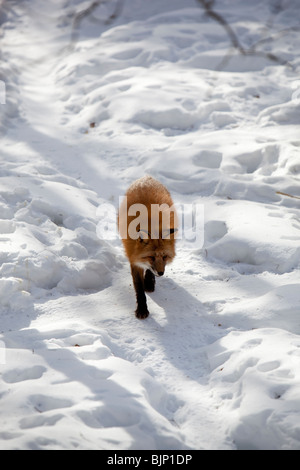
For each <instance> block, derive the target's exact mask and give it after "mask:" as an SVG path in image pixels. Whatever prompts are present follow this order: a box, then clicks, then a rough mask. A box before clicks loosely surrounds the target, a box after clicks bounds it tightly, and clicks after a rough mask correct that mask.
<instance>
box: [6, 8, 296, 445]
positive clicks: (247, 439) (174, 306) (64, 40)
mask: <svg viewBox="0 0 300 470" xmlns="http://www.w3.org/2000/svg"><path fill="white" fill-rule="evenodd" d="M91 3H92V2H89V1H82V0H76V1H75V0H73V1H71V0H50V1H48V2H43V1H41V0H30V1H29V0H23V1H11V2H6V1H2V4H1V30H0V32H1V43H0V57H1V64H0V79H1V80H2V81H4V82H5V86H6V104H2V103H1V104H0V130H1V132H2V135H1V149H0V158H1V167H0V210H1V213H0V331H1V335H0V422H1V429H0V448H1V449H116V450H120V449H136V450H137V449H154V450H157V449H173V450H174V449H177V450H183V449H299V448H300V337H299V334H300V275H299V267H300V243H299V241H300V199H299V198H300V185H299V182H300V178H299V174H300V81H299V78H300V58H299V50H300V30H299V18H300V3H299V1H298V0H283V1H277V0H266V1H264V2H261V1H258V0H254V1H252V2H246V1H243V0H238V1H235V2H232V1H231V0H222V1H221V0H218V1H216V2H215V3H214V9H215V11H217V12H218V13H220V14H221V15H222V16H223V18H225V20H226V21H227V22H228V24H230V25H231V28H232V30H233V31H234V32H235V34H236V36H237V37H238V38H239V41H240V43H241V44H242V45H243V47H244V49H247V50H250V49H251V48H253V50H255V53H254V54H251V55H249V54H246V55H242V54H241V53H239V52H237V51H236V50H234V49H233V47H232V44H231V42H230V38H229V35H228V33H227V32H226V31H225V28H224V27H222V26H220V25H219V24H218V23H217V22H216V21H214V20H212V19H209V18H208V17H207V16H206V15H204V12H203V9H202V8H201V5H200V2H197V1H195V0H184V1H180V0H164V1H161V0H151V1H145V0H124V2H121V1H119V2H118V3H116V1H110V2H106V3H104V2H103V3H101V5H100V6H99V7H98V8H97V9H95V10H94V12H93V14H92V15H90V16H85V15H79V12H80V11H81V12H82V11H83V10H84V9H86V8H87V7H88V6H89V5H90V4H91ZM116 7H118V8H116ZM121 7H122V8H121ZM115 8H116V15H113V12H114V11H115ZM268 54H269V56H268ZM270 54H272V55H271V56H270ZM2 91H3V89H2ZM0 92H1V90H0ZM146 173H148V174H151V175H153V176H154V177H156V178H157V179H159V180H160V181H161V182H162V183H164V184H165V185H166V186H167V187H168V188H169V190H170V191H171V193H172V195H173V198H174V200H175V201H176V202H177V203H178V204H197V205H202V207H204V217H205V219H204V243H202V242H199V240H198V244H197V243H191V242H189V241H188V240H178V244H177V256H176V258H175V260H174V262H173V263H172V265H170V266H169V267H168V268H167V271H166V275H165V276H164V278H162V279H159V280H158V281H157V288H156V291H155V293H153V294H151V295H148V305H149V310H150V313H151V314H150V316H149V318H148V319H146V320H144V321H139V320H137V319H136V318H135V316H134V309H135V296H134V291H133V286H132V281H131V276H130V269H129V265H128V262H127V260H126V259H125V257H124V254H123V249H122V247H121V243H120V241H119V240H118V239H117V240H112V241H107V240H103V239H101V238H99V236H98V235H99V231H98V230H97V227H98V226H99V222H100V221H99V214H100V212H99V207H101V204H103V203H109V204H114V206H115V207H117V205H118V201H119V196H121V195H123V194H124V192H125V190H126V189H127V187H128V185H129V184H130V183H131V182H132V181H133V180H134V179H136V178H138V177H140V176H142V175H144V174H146Z"/></svg>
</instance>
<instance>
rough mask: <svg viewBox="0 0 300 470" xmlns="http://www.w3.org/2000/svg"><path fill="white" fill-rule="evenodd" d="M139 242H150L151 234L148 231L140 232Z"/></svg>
mask: <svg viewBox="0 0 300 470" xmlns="http://www.w3.org/2000/svg"><path fill="white" fill-rule="evenodd" d="M138 235H139V237H138V241H140V242H143V243H148V240H149V233H148V232H147V231H146V230H140V231H139V232H138Z"/></svg>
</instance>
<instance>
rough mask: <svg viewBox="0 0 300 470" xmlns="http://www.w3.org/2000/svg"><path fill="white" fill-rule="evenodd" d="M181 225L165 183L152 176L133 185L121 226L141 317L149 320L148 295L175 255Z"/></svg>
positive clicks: (137, 312) (126, 197)
mask: <svg viewBox="0 0 300 470" xmlns="http://www.w3.org/2000/svg"><path fill="white" fill-rule="evenodd" d="M137 213H138V216H137ZM177 225H178V221H177V214H176V210H175V208H174V204H173V201H172V198H171V195H170V193H169V191H168V190H167V189H166V188H165V186H164V185H163V184H161V183H160V182H159V181H157V180H155V179H154V178H152V177H151V176H144V177H143V178H140V179H138V180H137V181H135V182H134V183H132V185H131V186H130V187H129V189H128V190H127V193H126V196H125V198H124V201H123V202H122V204H121V206H120V210H119V215H118V226H119V232H120V236H121V239H122V242H123V246H124V249H125V253H126V255H127V258H128V260H129V262H130V266H131V274H132V279H133V285H134V288H135V293H136V301H137V308H136V311H135V315H136V317H137V318H140V319H142V318H147V317H148V315H149V311H148V307H147V300H146V296H145V292H153V291H154V289H155V276H162V275H163V274H164V272H165V266H166V264H168V263H170V262H171V261H172V260H173V258H174V256H175V241H176V232H177V230H178V228H177Z"/></svg>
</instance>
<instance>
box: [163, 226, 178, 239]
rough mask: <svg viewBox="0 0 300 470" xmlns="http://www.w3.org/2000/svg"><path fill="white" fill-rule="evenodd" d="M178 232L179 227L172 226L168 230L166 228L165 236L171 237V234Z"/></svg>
mask: <svg viewBox="0 0 300 470" xmlns="http://www.w3.org/2000/svg"><path fill="white" fill-rule="evenodd" d="M176 232H178V228H170V229H168V230H164V232H163V238H167V239H170V238H171V235H174V233H176ZM172 238H173V237H172Z"/></svg>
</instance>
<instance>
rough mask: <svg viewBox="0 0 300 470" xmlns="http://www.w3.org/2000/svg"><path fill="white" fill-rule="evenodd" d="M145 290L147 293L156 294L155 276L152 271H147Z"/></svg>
mask: <svg viewBox="0 0 300 470" xmlns="http://www.w3.org/2000/svg"><path fill="white" fill-rule="evenodd" d="M144 288H145V291H146V292H154V289H155V276H154V274H153V273H152V272H151V271H150V269H147V271H146V274H145V279H144Z"/></svg>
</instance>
